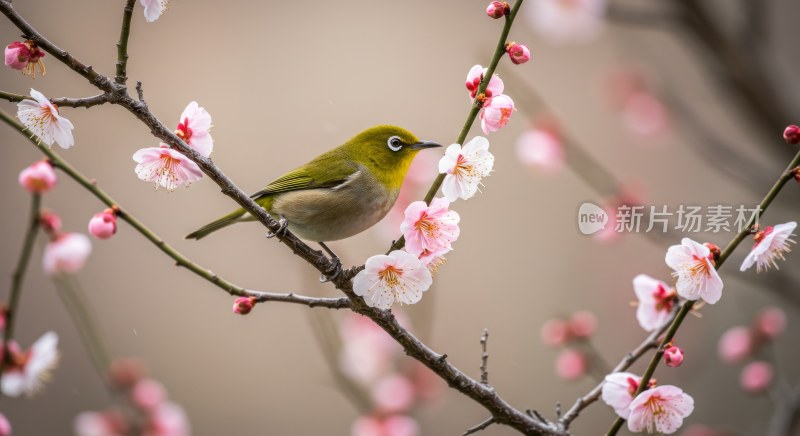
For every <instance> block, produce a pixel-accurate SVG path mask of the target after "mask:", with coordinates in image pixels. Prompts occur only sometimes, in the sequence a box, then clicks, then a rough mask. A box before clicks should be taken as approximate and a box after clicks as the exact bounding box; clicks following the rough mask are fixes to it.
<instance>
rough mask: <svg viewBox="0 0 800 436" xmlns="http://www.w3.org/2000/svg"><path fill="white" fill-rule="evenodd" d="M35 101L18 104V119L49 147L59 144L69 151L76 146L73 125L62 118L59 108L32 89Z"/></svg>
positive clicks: (28, 100) (23, 101) (26, 100)
mask: <svg viewBox="0 0 800 436" xmlns="http://www.w3.org/2000/svg"><path fill="white" fill-rule="evenodd" d="M31 97H33V98H34V99H33V100H30V99H27V98H26V99H25V100H22V101H21V102H19V103H18V104H17V118H19V120H20V121H21V122H22V124H24V125H25V127H26V128H27V129H28V130H30V131H31V133H33V134H34V135H36V136H37V137H39V139H40V140H41V141H42V142H44V143H45V144H47V146H48V147H50V146H52V145H53V143H54V142H55V143H57V144H58V145H59V146H60V147H61V148H64V149H67V148H70V147H72V146H73V145H75V140H74V139H73V138H72V129H73V128H74V126H73V125H72V123H71V122H70V121H69V120H68V119H66V118H64V117H62V116H61V115H60V114H59V112H58V107H56V105H54V104H53V103H51V102H50V100H48V99H47V97H45V96H44V95H43V94H42V93H41V92H39V91H37V90H35V89H32V88H31Z"/></svg>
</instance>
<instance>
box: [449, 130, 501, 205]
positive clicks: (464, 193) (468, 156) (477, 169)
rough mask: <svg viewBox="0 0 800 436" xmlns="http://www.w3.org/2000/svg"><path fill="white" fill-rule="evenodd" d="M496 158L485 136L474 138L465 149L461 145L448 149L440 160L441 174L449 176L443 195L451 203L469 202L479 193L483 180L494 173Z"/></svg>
mask: <svg viewBox="0 0 800 436" xmlns="http://www.w3.org/2000/svg"><path fill="white" fill-rule="evenodd" d="M492 166H494V156H493V155H492V153H490V152H489V141H488V140H487V139H486V138H484V137H483V136H476V137H474V138H472V140H471V141H469V142H468V143H467V144H466V145H465V146H464V147H463V148H462V147H461V145H460V144H451V145H450V146H449V147H447V150H446V151H445V154H444V156H442V159H441V160H439V172H440V173H443V174H447V175H446V176H445V178H444V182H442V194H444V197H445V198H446V199H447V200H449V201H455V200H456V199H458V198H461V199H464V200H467V199H469V198H471V197H472V196H473V195H475V193H476V192H478V186H479V185H480V184H481V179H482V178H484V177H486V176H488V175H489V173H491V172H492Z"/></svg>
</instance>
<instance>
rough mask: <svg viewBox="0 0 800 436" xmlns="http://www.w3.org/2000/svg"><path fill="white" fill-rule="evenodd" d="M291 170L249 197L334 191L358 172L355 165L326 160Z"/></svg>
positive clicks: (343, 161) (339, 160)
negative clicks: (308, 190) (305, 191)
mask: <svg viewBox="0 0 800 436" xmlns="http://www.w3.org/2000/svg"><path fill="white" fill-rule="evenodd" d="M315 163H316V165H306V166H302V167H300V168H297V169H295V170H292V171H290V172H288V173H286V174H284V175H283V176H281V177H279V178H277V179H275V180H273V181H272V182H271V183H270V184H269V185H267V187H266V188H264V189H262V190H260V191H258V192H256V193H255V194H253V195H251V196H250V197H251V198H253V199H257V198H260V197H263V196H265V195H271V194H278V193H281V192H288V191H298V190H303V189H323V188H327V189H336V188H337V187H339V186H341V185H343V184H344V183H346V182H347V181H348V180H350V179H352V177H354V176H355V175H357V173H358V172H359V167H358V165H356V164H355V163H353V162H351V161H347V160H343V159H326V161H325V162H315Z"/></svg>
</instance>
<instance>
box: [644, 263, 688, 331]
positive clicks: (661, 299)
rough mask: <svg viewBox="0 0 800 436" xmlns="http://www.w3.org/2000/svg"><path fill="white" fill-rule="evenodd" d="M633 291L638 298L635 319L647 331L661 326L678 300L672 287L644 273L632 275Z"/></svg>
mask: <svg viewBox="0 0 800 436" xmlns="http://www.w3.org/2000/svg"><path fill="white" fill-rule="evenodd" d="M633 291H634V292H635V293H636V297H637V298H638V299H639V305H638V307H637V308H636V320H637V321H639V325H640V326H642V328H643V329H645V331H648V332H651V331H653V330H655V329H657V328H659V327H661V326H663V325H664V324H665V323H666V322H667V321H668V320H669V316H670V313H671V312H672V308H673V307H674V306H675V304H676V303H677V302H678V295H677V293H676V292H675V290H674V289H672V288H671V287H670V286H668V285H667V284H666V283H664V282H662V281H660V280H656V279H654V278H652V277H650V276H648V275H646V274H639V275H638V276H636V277H634V279H633Z"/></svg>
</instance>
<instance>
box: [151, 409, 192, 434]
mask: <svg viewBox="0 0 800 436" xmlns="http://www.w3.org/2000/svg"><path fill="white" fill-rule="evenodd" d="M190 434H191V430H190V428H189V419H188V418H187V417H186V412H185V411H184V410H183V407H181V406H180V405H178V404H176V403H171V402H166V403H161V405H159V406H158V407H157V408H156V409H155V410H154V411H153V412H152V414H151V415H150V421H149V422H148V425H147V427H146V430H145V435H146V436H188V435H190Z"/></svg>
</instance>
